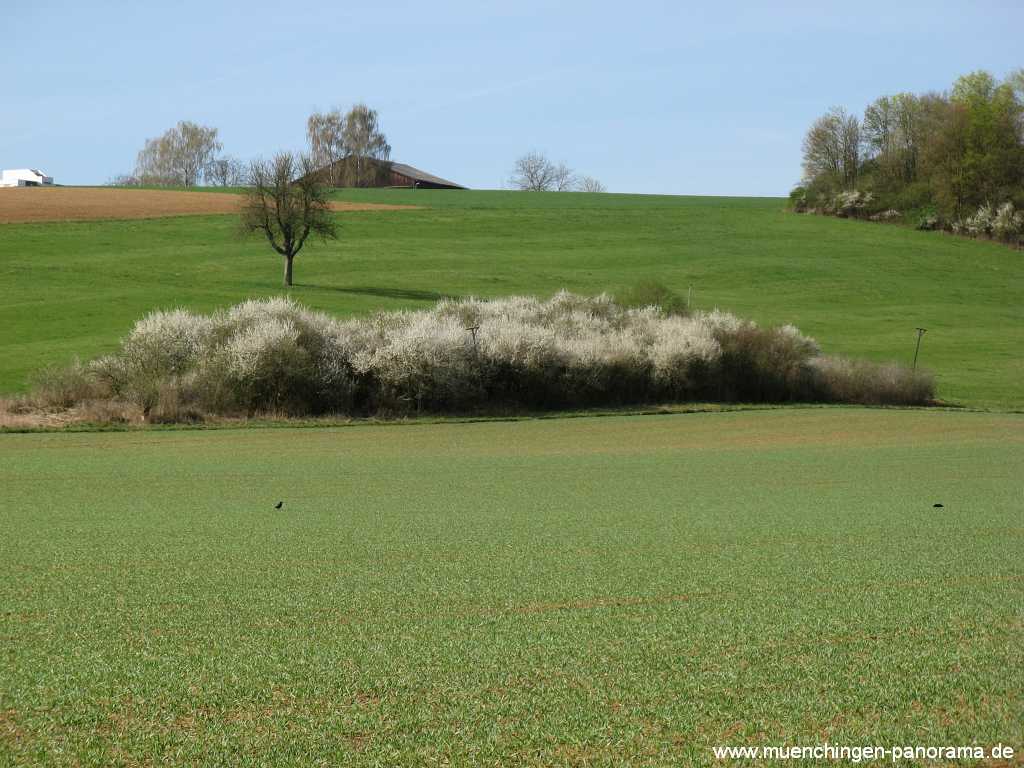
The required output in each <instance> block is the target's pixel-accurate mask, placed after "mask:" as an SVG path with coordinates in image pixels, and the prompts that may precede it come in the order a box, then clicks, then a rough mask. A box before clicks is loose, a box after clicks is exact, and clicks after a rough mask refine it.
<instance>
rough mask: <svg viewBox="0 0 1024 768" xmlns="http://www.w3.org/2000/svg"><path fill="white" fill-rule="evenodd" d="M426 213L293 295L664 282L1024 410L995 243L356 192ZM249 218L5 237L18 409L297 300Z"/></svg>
mask: <svg viewBox="0 0 1024 768" xmlns="http://www.w3.org/2000/svg"><path fill="white" fill-rule="evenodd" d="M339 196H340V197H343V198H344V199H349V200H357V201H377V202H392V203H416V204H419V205H423V206H426V207H425V208H424V209H422V210H413V211H390V212H365V213H346V214H341V215H339V218H340V220H341V222H342V239H341V240H340V241H339V242H337V243H330V244H328V245H326V246H313V247H312V248H311V249H310V250H309V251H308V252H304V253H302V254H300V255H299V257H298V259H297V260H296V281H297V282H298V283H299V284H298V285H297V286H296V287H295V288H294V289H293V291H292V292H291V293H292V295H293V296H295V297H296V298H298V299H300V300H301V301H303V302H306V303H307V304H310V305H312V306H314V307H317V308H321V309H326V310H330V311H332V312H337V313H365V312H372V311H375V310H377V309H382V308H395V307H415V306H424V305H425V304H427V303H429V302H433V301H435V300H436V299H437V298H438V297H440V296H442V295H467V294H476V295H485V296H494V295H505V294H510V293H535V294H550V293H553V292H554V291H556V290H558V289H560V288H567V289H569V290H572V291H576V292H581V293H596V292H600V291H603V290H612V291H616V290H621V289H623V288H627V287H629V286H631V285H633V284H635V283H636V282H638V281H640V280H645V279H651V278H653V279H656V280H659V281H661V282H663V283H665V284H666V285H668V286H670V287H672V288H674V289H675V290H677V291H678V292H680V293H683V294H685V293H686V292H687V290H688V289H689V287H690V286H693V291H694V294H693V295H694V304H695V305H696V306H698V307H703V308H710V307H714V306H717V307H720V308H723V309H729V310H732V311H734V312H736V313H738V314H740V315H743V316H748V317H752V318H754V319H756V320H758V321H761V322H767V323H783V322H792V323H794V324H796V325H798V326H799V327H800V328H801V329H802V330H804V331H805V332H807V333H810V334H811V335H814V336H816V337H817V338H818V339H819V340H820V341H821V342H822V344H823V346H824V348H825V350H826V351H827V352H830V353H841V354H849V355H855V356H863V357H869V358H872V359H876V360H889V359H896V360H900V361H904V362H909V360H910V358H911V357H912V354H913V345H914V328H915V326H923V327H926V328H928V329H929V332H928V334H927V336H926V337H925V340H924V346H923V350H922V358H921V359H922V363H923V364H924V365H926V366H928V367H930V368H932V369H933V370H934V371H935V372H936V373H937V375H938V381H939V394H940V396H941V397H943V398H945V399H947V400H949V401H955V402H959V403H963V404H966V405H971V406H978V407H988V408H996V409H1020V408H1022V407H1024V386H1022V385H1021V381H1022V379H1024V354H1021V339H1022V329H1024V310H1022V302H1021V297H1022V296H1024V255H1022V254H1021V252H1019V251H1014V250H1011V249H1008V248H1005V247H1002V246H999V245H996V244H993V243H982V242H972V241H969V240H965V239H960V238H953V237H946V236H943V235H939V234H935V233H922V232H914V231H910V230H907V229H902V228H898V227H893V226H881V225H873V224H867V223H863V222H855V221H843V220H839V219H833V218H824V217H810V216H797V215H792V214H788V213H785V212H784V210H783V205H784V203H783V201H782V200H779V199H768V198H762V199H751V198H706V197H705V198H699V197H660V196H641V195H585V194H572V193H562V194H544V193H539V194H530V193H513V192H450V191H434V192H432V191H425V190H420V191H397V190H372V191H371V190H363V191H358V190H357V191H351V190H350V191H346V192H344V193H340V195H339ZM280 272H281V265H280V263H279V257H277V256H276V255H275V254H273V253H272V252H271V251H270V249H269V248H268V247H267V245H266V244H265V243H264V242H262V241H260V240H250V241H246V242H240V241H239V240H237V239H236V237H235V222H234V221H233V220H232V218H231V217H224V216H221V217H216V216H213V217H198V218H197V217H183V218H176V219H162V220H148V221H109V222H92V223H66V224H31V225H28V224H26V225H11V224H8V225H0V326H2V327H3V329H4V330H3V333H2V334H0V392H4V391H6V392H11V391H19V390H23V389H24V387H25V382H26V377H27V375H28V374H29V373H30V372H31V371H32V370H34V369H36V368H38V367H40V366H42V365H44V364H49V363H65V362H67V361H69V360H70V359H71V358H72V357H73V356H74V355H81V356H82V357H86V358H87V357H91V356H93V355H96V354H98V353H101V352H104V351H107V350H110V349H112V348H113V346H114V345H115V344H116V343H117V339H118V338H119V337H120V336H122V335H123V334H124V333H125V332H126V331H127V330H128V329H129V328H130V327H131V325H132V323H133V322H134V321H135V320H136V319H138V318H139V317H140V316H141V315H143V314H145V313H146V312H148V311H150V310H152V309H154V308H156V307H162V308H167V307H174V306H187V307H191V308H194V309H200V310H209V309H213V308H215V307H220V306H225V305H228V304H231V303H235V302H237V301H239V300H240V299H243V298H245V297H250V296H265V295H273V294H278V293H280V292H281V289H280Z"/></svg>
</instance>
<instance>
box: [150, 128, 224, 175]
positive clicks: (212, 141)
mask: <svg viewBox="0 0 1024 768" xmlns="http://www.w3.org/2000/svg"><path fill="white" fill-rule="evenodd" d="M221 147H222V145H221V143H220V142H219V141H218V140H217V129H216V128H211V127H209V126H205V125H198V124H196V123H192V122H189V121H188V120H182V121H181V122H180V123H178V124H177V125H176V126H174V127H173V128H170V129H169V130H167V131H166V132H165V133H164V134H163V135H162V136H158V137H157V138H155V139H147V140H146V144H145V146H144V147H143V148H142V150H141V151H140V152H139V154H138V157H137V159H136V162H135V176H136V177H137V178H139V179H140V180H141V182H142V183H143V184H152V185H156V186H182V187H192V186H195V185H196V184H198V183H199V181H200V179H201V178H202V176H203V174H204V173H205V172H206V171H207V170H208V169H209V166H210V162H211V161H212V160H213V158H214V156H215V155H216V154H217V152H219V151H220V150H221Z"/></svg>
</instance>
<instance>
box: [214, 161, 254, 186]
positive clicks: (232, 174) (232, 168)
mask: <svg viewBox="0 0 1024 768" xmlns="http://www.w3.org/2000/svg"><path fill="white" fill-rule="evenodd" d="M245 176H246V169H245V164H244V163H243V162H242V161H241V160H239V159H238V158H237V157H232V156H231V155H224V156H222V157H218V158H216V159H215V160H211V161H210V166H209V168H207V171H206V180H207V181H210V182H213V184H215V185H216V186H219V187H239V186H241V185H242V184H244V183H245Z"/></svg>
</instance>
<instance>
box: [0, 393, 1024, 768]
mask: <svg viewBox="0 0 1024 768" xmlns="http://www.w3.org/2000/svg"><path fill="white" fill-rule="evenodd" d="M1022 443H1024V417H1021V416H1017V415H1008V414H979V413H963V412H960V413H958V412H921V411H882V410H863V409H835V408H828V409H807V410H799V409H797V410H793V409H788V410H778V411H763V412H746V413H744V412H738V413H720V414H695V415H678V416H647V417H632V418H629V417H607V418H580V419H570V420H540V421H522V422H515V423H477V424H432V425H422V426H406V427H380V426H357V427H344V428H337V429H263V430H260V429H256V430H253V429H250V430H216V431H169V432H159V431H150V432H140V433H131V434H34V435H0V485H2V487H3V488H4V500H3V513H2V514H3V521H4V526H3V527H4V531H5V533H4V536H3V537H0V606H2V611H0V635H2V638H3V642H2V643H0V653H2V654H3V671H2V676H0V764H5V765H6V764H12V763H14V764H17V763H19V762H21V763H24V764H33V765H46V764H75V765H79V764H80V765H111V764H126V765H137V764H141V765H150V764H152V765H160V764H167V765H172V764H173V765H182V764H197V765H198V764H204V765H286V764H298V763H303V764H310V763H316V764H320V763H322V764H325V765H328V764H329V765H347V764H353V765H364V764H365V765H383V764H389V765H391V764H400V765H435V764H438V765H439V764H454V765H485V764H487V765H496V764H501V765H538V766H539V765H612V764H622V763H624V762H627V761H631V762H632V763H633V764H651V765H681V764H683V765H685V764H693V763H707V762H710V753H709V751H708V748H709V746H711V745H720V744H733V745H735V744H752V745H759V744H761V745H763V744H818V743H821V742H824V741H828V742H830V743H833V744H848V745H859V744H880V745H887V746H892V745H896V744H899V745H905V744H910V745H917V744H923V745H957V744H985V745H992V744H995V743H998V742H1002V743H1004V744H1011V745H1014V746H1016V747H1024V700H1022V692H1024V643H1022V641H1021V637H1022V631H1024V624H1022V617H1024V591H1022V586H1024V546H1022V544H1024V539H1022V537H1024V527H1022V519H1021V507H1020V503H1021V485H1020V478H1021V477H1022V476H1024V451H1022V447H1024V445H1022ZM279 499H283V500H284V502H285V506H284V508H283V509H282V510H281V511H280V512H278V511H275V510H274V509H273V507H272V505H273V503H274V502H276V501H277V500H279ZM935 502H941V503H943V504H944V505H945V506H944V507H943V508H941V509H935V508H933V507H932V505H933V503H935Z"/></svg>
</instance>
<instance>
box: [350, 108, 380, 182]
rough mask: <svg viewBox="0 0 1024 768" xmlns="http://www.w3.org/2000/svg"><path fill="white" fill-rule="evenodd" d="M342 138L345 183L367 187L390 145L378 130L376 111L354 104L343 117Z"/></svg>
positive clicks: (378, 171)
mask: <svg viewBox="0 0 1024 768" xmlns="http://www.w3.org/2000/svg"><path fill="white" fill-rule="evenodd" d="M341 136H342V143H343V145H344V149H345V155H346V157H347V159H348V162H347V163H346V172H347V174H348V176H349V178H348V179H347V181H348V183H349V184H350V185H351V186H354V187H362V186H367V185H369V184H370V183H372V182H373V181H374V180H375V178H376V177H377V175H378V174H379V173H380V169H381V167H382V166H381V163H382V162H387V160H388V159H389V158H390V157H391V145H390V144H388V141H387V137H385V135H384V132H383V131H382V130H381V128H380V124H379V122H378V119H377V110H375V109H370V108H369V107H368V106H366V105H365V104H356V105H355V106H354V107H352V109H350V110H349V111H348V114H346V115H345V119H344V121H343V125H342V128H341Z"/></svg>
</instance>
